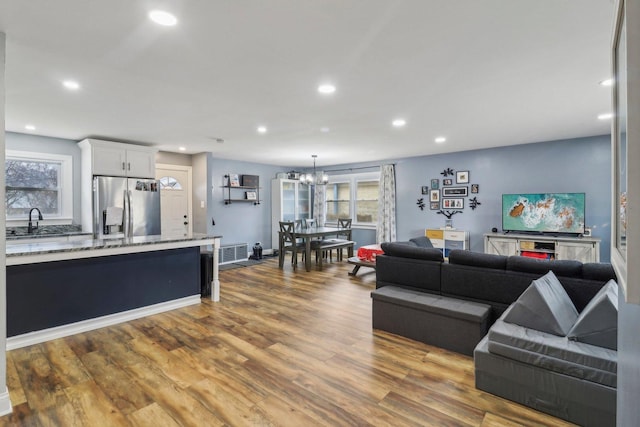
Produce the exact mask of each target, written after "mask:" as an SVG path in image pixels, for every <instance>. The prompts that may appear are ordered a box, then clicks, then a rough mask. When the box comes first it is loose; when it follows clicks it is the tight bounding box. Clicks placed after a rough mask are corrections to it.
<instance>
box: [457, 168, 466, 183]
mask: <svg viewBox="0 0 640 427" xmlns="http://www.w3.org/2000/svg"><path fill="white" fill-rule="evenodd" d="M468 183H469V171H458V172H456V184H468Z"/></svg>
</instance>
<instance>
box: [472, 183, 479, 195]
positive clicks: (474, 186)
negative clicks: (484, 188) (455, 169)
mask: <svg viewBox="0 0 640 427" xmlns="http://www.w3.org/2000/svg"><path fill="white" fill-rule="evenodd" d="M479 192H480V186H479V185H478V184H471V194H478V193H479Z"/></svg>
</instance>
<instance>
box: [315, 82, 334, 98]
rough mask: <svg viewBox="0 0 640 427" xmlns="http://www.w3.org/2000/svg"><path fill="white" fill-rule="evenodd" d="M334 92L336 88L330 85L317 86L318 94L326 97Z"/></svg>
mask: <svg viewBox="0 0 640 427" xmlns="http://www.w3.org/2000/svg"><path fill="white" fill-rule="evenodd" d="M335 91H336V87H335V86H334V85H332V84H328V83H327V84H323V85H320V86H318V92H320V93H322V94H325V95H328V94H331V93H333V92H335Z"/></svg>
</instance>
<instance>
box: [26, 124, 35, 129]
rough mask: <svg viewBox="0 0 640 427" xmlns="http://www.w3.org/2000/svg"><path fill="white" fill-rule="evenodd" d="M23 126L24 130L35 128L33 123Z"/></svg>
mask: <svg viewBox="0 0 640 427" xmlns="http://www.w3.org/2000/svg"><path fill="white" fill-rule="evenodd" d="M24 128H25V129H26V130H36V127H35V126H34V125H24Z"/></svg>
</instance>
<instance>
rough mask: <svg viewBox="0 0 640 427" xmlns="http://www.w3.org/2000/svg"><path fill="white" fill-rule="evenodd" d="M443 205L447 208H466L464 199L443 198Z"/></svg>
mask: <svg viewBox="0 0 640 427" xmlns="http://www.w3.org/2000/svg"><path fill="white" fill-rule="evenodd" d="M442 207H443V208H445V209H464V199H463V198H455V199H442Z"/></svg>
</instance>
